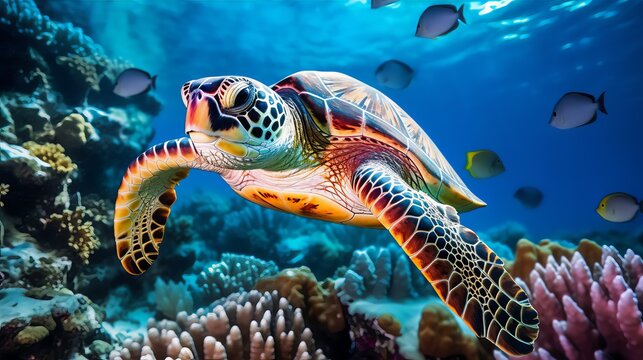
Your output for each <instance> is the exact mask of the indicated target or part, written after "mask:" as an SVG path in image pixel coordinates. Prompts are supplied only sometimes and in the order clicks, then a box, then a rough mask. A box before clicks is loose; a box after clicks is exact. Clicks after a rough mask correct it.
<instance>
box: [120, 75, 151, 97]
mask: <svg viewBox="0 0 643 360" xmlns="http://www.w3.org/2000/svg"><path fill="white" fill-rule="evenodd" d="M150 89H156V75H154V76H151V75H150V73H148V72H147V71H143V70H140V69H136V68H129V69H127V70H125V71H123V72H122V73H121V74H120V75H119V76H118V78H117V79H116V86H114V94H116V95H118V96H121V97H125V98H127V97H130V96H134V95H139V94H143V93H146V92H148V91H150Z"/></svg>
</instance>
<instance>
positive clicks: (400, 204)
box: [114, 71, 538, 355]
mask: <svg viewBox="0 0 643 360" xmlns="http://www.w3.org/2000/svg"><path fill="white" fill-rule="evenodd" d="M181 90H182V91H181V95H182V98H183V101H184V104H185V105H186V107H187V115H186V122H185V130H186V133H187V134H188V135H189V137H190V138H189V139H188V138H183V139H178V140H172V141H168V142H166V143H164V144H160V145H156V146H154V147H153V148H151V149H150V150H148V151H146V152H145V153H144V154H142V155H141V156H139V158H138V159H136V160H135V161H134V162H133V163H132V164H131V165H130V167H129V169H128V171H127V172H126V174H125V176H124V177H123V182H122V184H121V187H120V189H119V195H118V199H117V200H116V210H115V226H114V230H115V237H116V243H117V254H118V257H119V259H120V260H121V262H122V264H123V266H124V267H125V269H126V270H127V271H128V272H129V273H131V274H136V275H138V274H142V273H143V272H145V271H146V270H147V269H148V268H149V267H150V266H151V264H152V263H153V261H154V260H155V259H156V257H157V256H158V252H159V246H160V244H161V242H162V240H163V229H164V226H165V222H166V220H167V217H168V216H169V212H170V210H169V208H170V206H171V205H172V203H173V202H174V200H175V199H176V194H175V192H174V187H175V186H176V184H177V183H178V182H179V181H180V180H182V179H183V178H185V177H186V176H187V175H188V169H190V168H199V169H204V170H208V171H213V172H216V173H219V174H220V175H221V176H222V177H223V178H224V179H225V180H226V182H228V184H229V185H230V186H231V187H232V189H233V190H235V191H236V192H237V193H238V194H239V195H241V196H242V197H244V198H246V199H248V200H250V201H252V202H255V203H257V204H260V205H262V206H265V207H269V208H272V209H276V210H282V211H286V212H289V213H292V214H296V215H301V216H306V217H312V218H317V219H323V220H327V221H332V222H338V223H344V224H350V225H358V226H371V227H382V228H385V229H387V230H388V231H389V232H390V233H391V235H392V236H393V237H394V238H395V239H396V240H397V242H398V244H399V245H400V246H401V247H402V248H403V249H404V251H405V252H406V254H407V255H408V256H409V257H410V258H411V259H412V260H413V262H414V263H415V265H416V266H417V267H418V269H419V270H420V271H422V273H423V274H424V276H425V277H426V279H427V280H428V281H429V282H430V283H431V285H433V287H434V288H435V290H436V292H437V293H438V295H439V296H440V297H441V298H442V300H444V301H445V303H446V304H447V305H448V306H449V307H450V308H451V309H452V310H453V312H454V313H456V314H457V315H458V316H460V317H461V318H462V319H463V320H464V321H465V323H466V324H467V325H468V326H469V327H470V328H471V329H472V330H473V331H474V332H475V333H476V334H477V335H478V336H481V337H485V338H487V339H489V340H490V341H492V342H494V343H495V344H496V345H497V346H498V347H500V348H501V349H502V350H504V351H506V352H507V353H510V354H513V355H520V354H527V353H529V352H530V351H532V350H533V342H534V340H535V338H536V336H537V335H538V315H537V313H536V311H535V310H534V309H533V308H532V307H531V305H530V304H529V300H528V298H527V296H526V295H525V293H524V291H523V290H522V289H521V288H520V287H519V286H518V285H517V284H516V283H515V282H514V280H513V279H512V278H511V276H510V275H509V273H508V272H507V271H505V269H504V268H503V262H502V260H500V258H498V256H496V254H495V253H494V252H493V251H492V250H491V249H490V248H489V247H487V246H486V245H485V244H484V243H483V242H482V241H481V240H480V239H479V238H478V236H477V235H476V234H475V233H474V232H473V231H471V230H470V229H468V228H466V227H464V226H462V225H460V220H459V217H458V211H467V210H471V209H475V208H477V207H480V206H483V205H484V203H483V202H482V201H481V200H480V199H478V198H477V197H476V196H475V195H473V193H471V191H470V190H469V189H468V188H467V187H466V186H465V185H464V183H463V181H462V180H461V179H460V177H459V176H458V175H457V174H456V172H455V171H454V170H453V168H452V167H451V166H450V165H449V163H448V162H447V161H446V159H445V158H444V156H443V155H442V154H441V153H440V151H439V150H438V149H437V147H436V146H435V144H434V143H433V142H432V141H431V139H430V138H429V137H428V135H427V134H426V133H425V132H424V131H423V130H422V129H421V128H420V127H419V126H418V125H417V124H416V123H415V122H414V121H413V120H412V119H411V117H410V116H409V115H408V114H406V113H405V112H404V111H403V110H402V109H400V107H399V106H397V105H396V104H395V103H394V102H393V101H391V100H390V99H389V98H388V97H386V96H385V95H384V94H382V93H380V92H379V91H377V90H375V89H373V88H371V87H369V86H368V85H366V84H363V83H361V82H359V81H357V80H355V79H353V78H351V77H348V76H346V75H343V74H339V73H324V72H314V71H306V72H299V73H296V74H294V75H291V76H289V77H286V78H285V79H283V80H282V81H280V82H278V83H277V84H275V85H273V86H272V88H270V87H267V86H265V85H263V84H261V83H260V82H258V81H256V80H252V79H249V78H245V77H239V76H229V77H209V78H203V79H199V80H194V81H190V82H188V83H186V84H185V85H184V86H183V88H182V89H181Z"/></svg>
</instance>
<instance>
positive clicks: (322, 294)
mask: <svg viewBox="0 0 643 360" xmlns="http://www.w3.org/2000/svg"><path fill="white" fill-rule="evenodd" d="M255 289H257V290H259V291H261V292H264V291H268V292H271V291H273V290H277V292H278V293H279V295H280V296H283V297H285V298H286V299H288V301H289V302H290V304H292V306H294V307H296V308H300V309H302V311H304V313H305V314H306V315H307V317H308V318H309V319H310V320H311V321H314V322H317V323H318V324H320V325H321V326H323V327H324V328H325V329H326V330H327V331H328V332H329V333H336V332H339V331H342V330H344V328H345V326H346V320H345V319H344V314H343V311H342V305H341V303H340V302H339V299H338V298H337V295H336V294H335V292H334V283H333V281H331V280H326V281H324V282H323V283H321V284H320V283H319V282H317V278H316V277H315V275H314V274H313V273H312V272H311V271H310V269H309V268H307V267H305V266H302V267H299V268H295V269H284V270H282V271H281V272H280V273H279V274H277V275H275V276H271V277H266V278H263V279H259V280H258V281H257V283H256V284H255Z"/></svg>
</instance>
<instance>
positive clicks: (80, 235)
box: [47, 206, 100, 264]
mask: <svg viewBox="0 0 643 360" xmlns="http://www.w3.org/2000/svg"><path fill="white" fill-rule="evenodd" d="M88 216H91V215H90V214H89V213H88V212H87V210H86V209H85V207H84V206H77V207H76V209H74V210H73V211H72V210H63V212H62V214H51V215H50V216H49V220H48V221H47V223H48V225H50V226H53V227H54V228H55V229H56V232H57V234H58V236H60V237H63V238H65V239H67V245H68V246H69V247H70V248H72V249H73V250H74V251H75V252H76V254H77V255H78V257H79V258H80V259H81V260H82V261H83V263H85V264H88V263H89V256H90V255H91V254H93V253H94V250H96V249H97V248H98V247H99V246H100V241H99V240H98V237H97V236H96V234H95V233H94V225H93V224H92V222H91V221H87V220H85V218H86V217H88Z"/></svg>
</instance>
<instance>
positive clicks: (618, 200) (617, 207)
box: [596, 192, 643, 222]
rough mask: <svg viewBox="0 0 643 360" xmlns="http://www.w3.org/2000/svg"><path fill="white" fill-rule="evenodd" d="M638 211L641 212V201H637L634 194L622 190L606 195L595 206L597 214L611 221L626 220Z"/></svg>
mask: <svg viewBox="0 0 643 360" xmlns="http://www.w3.org/2000/svg"><path fill="white" fill-rule="evenodd" d="M639 211H640V212H643V201H641V202H638V201H636V198H635V197H634V196H632V195H630V194H626V193H622V192H616V193H611V194H609V195H606V196H605V197H604V198H603V199H602V200H601V202H600V203H599V204H598V207H597V208H596V212H597V213H598V215H600V216H601V217H602V218H603V219H605V220H607V221H611V222H628V221H630V220H632V219H634V216H636V213H638V212H639Z"/></svg>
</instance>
